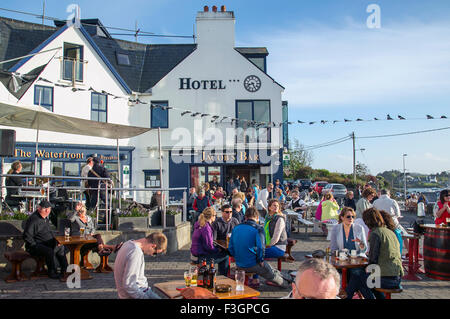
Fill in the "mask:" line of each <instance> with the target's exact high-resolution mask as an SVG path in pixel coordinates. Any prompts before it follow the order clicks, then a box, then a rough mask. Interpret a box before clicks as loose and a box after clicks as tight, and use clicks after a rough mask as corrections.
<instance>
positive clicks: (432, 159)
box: [424, 152, 449, 163]
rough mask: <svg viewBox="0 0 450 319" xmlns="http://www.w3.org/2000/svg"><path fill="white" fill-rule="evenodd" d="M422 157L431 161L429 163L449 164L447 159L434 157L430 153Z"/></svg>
mask: <svg viewBox="0 0 450 319" xmlns="http://www.w3.org/2000/svg"><path fill="white" fill-rule="evenodd" d="M424 157H425V158H426V159H427V160H431V161H436V162H442V163H448V162H449V159H448V158H443V157H439V156H437V155H435V154H432V153H430V152H426V153H425V154H424Z"/></svg>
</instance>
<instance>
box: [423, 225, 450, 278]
mask: <svg viewBox="0 0 450 319" xmlns="http://www.w3.org/2000/svg"><path fill="white" fill-rule="evenodd" d="M421 226H422V227H424V228H425V234H424V242H423V258H424V266H425V274H426V275H427V276H428V277H430V278H433V279H437V280H446V281H449V280H450V227H448V226H436V225H435V224H425V225H421Z"/></svg>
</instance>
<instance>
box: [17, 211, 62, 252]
mask: <svg viewBox="0 0 450 319" xmlns="http://www.w3.org/2000/svg"><path fill="white" fill-rule="evenodd" d="M23 240H24V241H25V249H26V250H27V251H29V250H30V249H33V248H34V247H35V246H36V245H37V244H42V245H45V246H47V247H51V248H55V247H56V244H57V242H56V239H55V237H54V236H53V232H52V230H51V228H50V221H49V220H48V218H42V216H41V215H40V214H39V213H38V211H35V212H34V213H33V214H32V215H31V216H30V217H28V219H27V220H26V222H25V227H24V231H23Z"/></svg>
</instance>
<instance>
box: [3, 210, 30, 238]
mask: <svg viewBox="0 0 450 319" xmlns="http://www.w3.org/2000/svg"><path fill="white" fill-rule="evenodd" d="M32 213H33V212H27V211H5V210H4V211H2V213H1V214H0V234H2V235H22V233H23V226H24V223H25V220H27V219H28V217H29V216H30V215H31V214H32Z"/></svg>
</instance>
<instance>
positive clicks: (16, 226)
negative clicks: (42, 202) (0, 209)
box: [0, 219, 25, 235]
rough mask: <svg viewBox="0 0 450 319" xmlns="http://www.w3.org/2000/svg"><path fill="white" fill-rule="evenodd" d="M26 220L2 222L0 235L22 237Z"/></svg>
mask: <svg viewBox="0 0 450 319" xmlns="http://www.w3.org/2000/svg"><path fill="white" fill-rule="evenodd" d="M23 226H25V220H17V219H10V220H0V234H1V235H22V234H23Z"/></svg>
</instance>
